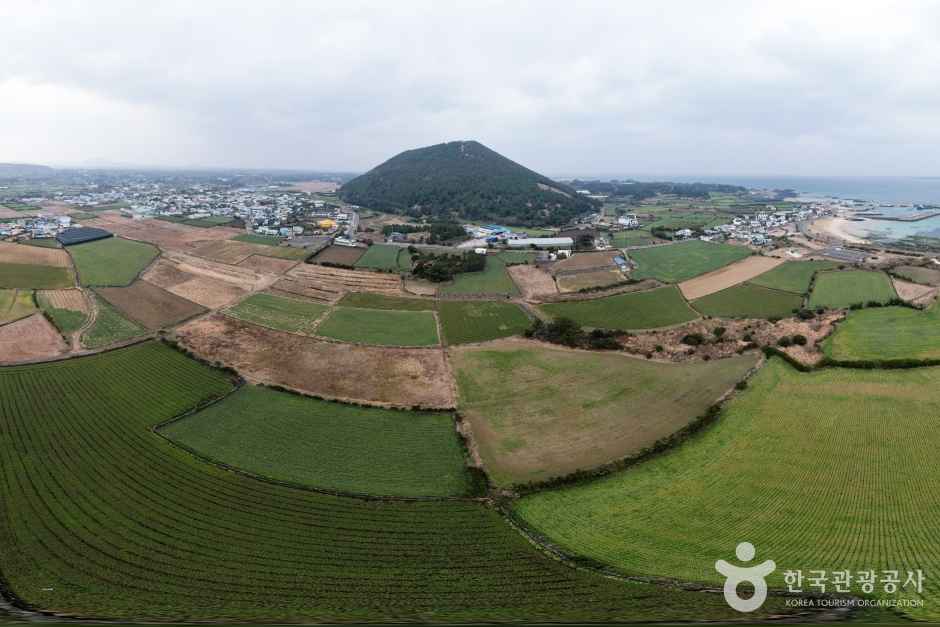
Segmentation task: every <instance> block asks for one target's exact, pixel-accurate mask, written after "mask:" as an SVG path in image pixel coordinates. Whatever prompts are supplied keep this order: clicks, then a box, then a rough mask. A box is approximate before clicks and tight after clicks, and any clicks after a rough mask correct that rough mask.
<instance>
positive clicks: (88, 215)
mask: <svg viewBox="0 0 940 627" xmlns="http://www.w3.org/2000/svg"><path fill="white" fill-rule="evenodd" d="M69 217H70V218H72V219H73V220H78V221H79V222H81V221H82V220H94V219H95V218H97V217H98V215H97V214H95V213H92V212H91V211H73V212H72V213H70V214H69Z"/></svg>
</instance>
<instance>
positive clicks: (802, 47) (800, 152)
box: [0, 0, 940, 176]
mask: <svg viewBox="0 0 940 627" xmlns="http://www.w3.org/2000/svg"><path fill="white" fill-rule="evenodd" d="M938 68H940V2H922V3H918V2H896V1H893V0H892V1H887V0H886V1H884V2H879V3H868V2H862V1H859V0H847V1H845V2H820V1H818V0H816V1H812V2H806V3H801V2H795V1H793V0H786V1H781V2H770V1H767V2H754V1H748V2H741V3H737V2H719V1H717V0H716V1H708V2H705V1H696V2H688V3H685V2H662V3H661V2H639V1H636V2H632V1H626V0H623V1H611V2H580V1H579V2H574V1H570V0H569V1H568V2H547V1H541V2H531V3H527V2H507V3H503V2H488V1H485V0H475V1H473V2H451V1H446V0H445V1H437V2H427V3H422V2H408V1H406V0H395V1H391V0H388V1H383V2H376V3H369V4H363V3H356V2H350V1H349V0H344V1H341V2H335V3H333V2H312V1H310V2H275V1H273V0H272V1H263V2H259V1H257V0H254V1H251V2H237V1H234V0H233V1H231V2H218V3H217V2H210V1H207V0H187V1H185V2H172V1H167V0H160V1H159V2H157V1H153V0H148V1H146V2H112V1H108V0H95V1H94V2H87V1H81V2H64V1H56V2H45V1H32V0H16V1H12V0H11V1H4V2H0V161H20V162H35V163H47V164H53V165H56V164H59V165H69V164H71V165H105V164H107V165H111V164H126V165H160V166H239V167H258V168H263V167H278V168H281V167H290V168H314V169H331V170H351V171H360V170H365V169H368V168H370V167H372V166H374V165H376V164H377V163H379V162H381V161H383V160H385V159H386V158H388V157H390V156H392V155H394V154H395V153H398V152H400V151H402V150H405V149H408V148H413V147H418V146H424V145H428V144H434V143H438V142H441V141H448V140H454V139H477V140H479V141H481V142H483V143H485V144H487V145H488V146H490V147H491V148H493V149H495V150H497V151H499V152H501V153H503V154H505V155H506V156H508V157H510V158H512V159H515V160H517V161H520V162H522V163H523V164H525V165H527V166H529V167H532V168H533V169H536V170H540V171H542V172H544V173H547V174H550V175H556V176H561V175H592V174H594V175H613V174H617V175H669V174H673V175H695V174H699V175H729V174H755V175H760V174H799V175H878V174H885V175H906V174H910V175H928V176H929V175H940V168H938V167H937V164H938V162H940V159H938V148H940V75H938Z"/></svg>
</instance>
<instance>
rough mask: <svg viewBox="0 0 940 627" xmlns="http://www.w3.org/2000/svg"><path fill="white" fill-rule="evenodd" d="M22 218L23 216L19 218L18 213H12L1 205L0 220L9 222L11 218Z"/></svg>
mask: <svg viewBox="0 0 940 627" xmlns="http://www.w3.org/2000/svg"><path fill="white" fill-rule="evenodd" d="M22 217H23V216H21V215H20V214H19V212H17V211H13V210H12V209H10V208H9V207H4V206H3V205H0V220H11V219H13V218H22Z"/></svg>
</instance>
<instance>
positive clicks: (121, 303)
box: [96, 280, 206, 331]
mask: <svg viewBox="0 0 940 627" xmlns="http://www.w3.org/2000/svg"><path fill="white" fill-rule="evenodd" d="M96 292H97V294H98V295H99V296H101V297H102V298H104V299H105V300H106V301H108V302H109V303H110V304H111V305H113V306H114V307H116V308H117V309H118V311H120V312H121V314H122V315H124V316H125V317H126V318H129V319H131V320H133V321H135V322H137V323H139V324H140V325H141V326H143V327H144V328H146V329H149V330H151V331H155V330H157V329H161V328H163V327H168V326H172V325H174V324H177V323H179V322H181V321H183V320H186V319H187V318H192V317H193V316H196V315H198V314H200V313H202V312H204V311H206V310H205V309H204V308H203V307H200V306H199V305H197V304H196V303H194V302H192V301H188V300H186V299H185V298H181V297H179V296H177V295H175V294H172V293H171V292H168V291H166V290H164V289H161V288H159V287H157V286H156V285H153V284H152V283H148V282H147V281H143V280H141V281H134V283H132V284H131V285H130V286H129V287H102V288H98V289H97V290H96Z"/></svg>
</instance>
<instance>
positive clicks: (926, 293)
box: [891, 277, 937, 305]
mask: <svg viewBox="0 0 940 627" xmlns="http://www.w3.org/2000/svg"><path fill="white" fill-rule="evenodd" d="M891 282H892V283H894V290H895V291H896V292H897V293H898V296H899V297H900V298H901V299H903V300H906V301H908V302H911V303H914V304H917V305H926V304H928V303H929V302H930V301H932V300H933V299H934V297H936V295H937V288H936V287H931V286H930V285H921V284H919V283H910V282H908V281H902V280H901V279H897V278H894V277H892V278H891Z"/></svg>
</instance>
